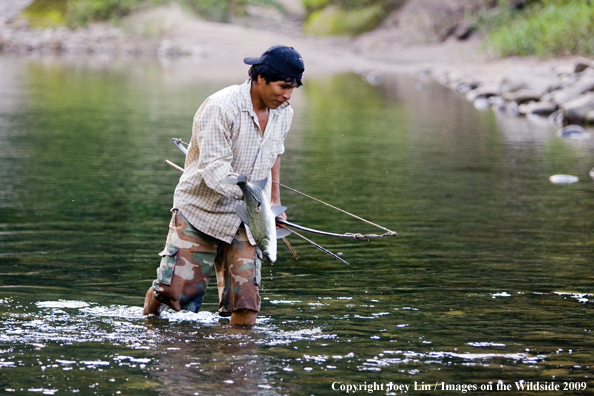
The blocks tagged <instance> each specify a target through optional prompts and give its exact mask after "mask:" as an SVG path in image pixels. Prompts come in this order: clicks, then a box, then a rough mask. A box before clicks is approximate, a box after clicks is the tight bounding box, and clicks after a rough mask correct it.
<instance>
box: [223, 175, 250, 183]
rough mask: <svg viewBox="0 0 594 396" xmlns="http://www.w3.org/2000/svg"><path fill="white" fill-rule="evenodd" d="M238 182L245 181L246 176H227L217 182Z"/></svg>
mask: <svg viewBox="0 0 594 396" xmlns="http://www.w3.org/2000/svg"><path fill="white" fill-rule="evenodd" d="M240 182H247V177H245V176H244V175H237V177H235V176H227V177H226V178H224V179H223V180H221V181H220V183H219V184H239V183H240Z"/></svg>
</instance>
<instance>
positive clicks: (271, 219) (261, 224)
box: [222, 175, 291, 263]
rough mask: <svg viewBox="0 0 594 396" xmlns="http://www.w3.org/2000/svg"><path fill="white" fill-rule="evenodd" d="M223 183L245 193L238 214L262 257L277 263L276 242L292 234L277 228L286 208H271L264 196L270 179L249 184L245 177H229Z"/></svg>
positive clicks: (238, 207)
mask: <svg viewBox="0 0 594 396" xmlns="http://www.w3.org/2000/svg"><path fill="white" fill-rule="evenodd" d="M222 183H224V184H236V185H237V186H239V188H241V191H242V192H243V202H241V204H239V205H238V206H237V208H236V211H235V212H236V213H237V215H238V216H239V218H240V219H241V221H243V222H244V223H245V224H246V225H247V226H248V227H249V228H250V231H251V233H252V236H253V237H254V240H255V241H256V245H257V246H258V247H259V248H260V250H261V251H262V255H263V256H264V257H265V258H266V259H267V260H268V261H269V262H270V263H274V262H275V261H276V251H277V243H276V240H277V239H280V238H284V237H286V236H287V235H289V234H290V233H291V231H290V230H288V229H286V228H278V229H277V228H276V221H275V218H276V217H277V216H278V215H280V214H281V213H283V212H284V211H285V210H287V208H286V207H285V206H275V207H272V208H271V207H270V202H269V199H268V198H267V197H266V194H264V191H263V190H264V188H265V186H266V183H268V179H267V178H266V179H263V180H259V181H252V182H248V179H247V177H246V176H244V175H239V176H237V177H227V178H225V179H224V180H223V181H222Z"/></svg>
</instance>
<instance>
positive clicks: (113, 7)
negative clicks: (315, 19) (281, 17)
mask: <svg viewBox="0 0 594 396" xmlns="http://www.w3.org/2000/svg"><path fill="white" fill-rule="evenodd" d="M167 1H168V0H35V1H34V2H33V4H32V5H31V6H29V7H28V8H27V10H25V12H24V13H23V17H25V18H26V19H28V20H29V23H30V24H31V25H32V26H41V27H48V26H64V25H68V26H70V27H81V26H86V25H87V24H89V23H91V22H98V21H109V20H117V19H119V18H122V17H124V16H126V15H128V14H130V13H131V12H132V11H134V10H137V9H140V8H143V7H150V6H155V5H160V4H164V3H166V2H167ZM177 1H178V2H179V3H180V4H183V5H184V6H186V7H187V8H189V9H190V10H192V11H194V12H195V13H197V14H198V15H200V16H201V17H203V18H205V19H208V20H212V21H217V22H229V21H230V20H231V18H232V17H234V16H245V15H246V14H247V7H248V6H249V5H258V6H273V7H276V8H278V9H279V10H281V11H284V8H283V7H282V6H281V5H280V4H279V3H277V2H276V1H275V0H177Z"/></svg>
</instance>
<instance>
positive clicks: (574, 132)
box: [557, 125, 590, 140]
mask: <svg viewBox="0 0 594 396" xmlns="http://www.w3.org/2000/svg"><path fill="white" fill-rule="evenodd" d="M557 136H559V137H560V138H567V139H573V140H583V139H589V138H590V134H589V133H588V132H586V130H585V129H584V127H583V126H581V125H567V126H564V127H563V128H561V129H559V130H558V131H557Z"/></svg>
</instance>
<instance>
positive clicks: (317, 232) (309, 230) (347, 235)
mask: <svg viewBox="0 0 594 396" xmlns="http://www.w3.org/2000/svg"><path fill="white" fill-rule="evenodd" d="M276 222H277V223H279V224H282V225H285V226H289V227H292V228H297V229H298V230H301V231H307V232H311V233H312V234H318V235H325V236H332V237H339V238H354V239H369V238H382V237H385V236H396V235H397V234H396V232H394V231H390V232H386V233H385V234H382V235H377V234H365V235H363V234H361V233H356V234H353V233H350V232H347V233H346V234H335V233H333V232H326V231H320V230H315V229H313V228H307V227H304V226H301V225H299V224H295V223H290V222H288V221H286V220H280V219H277V220H276ZM291 231H293V230H291ZM293 232H294V231H293Z"/></svg>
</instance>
